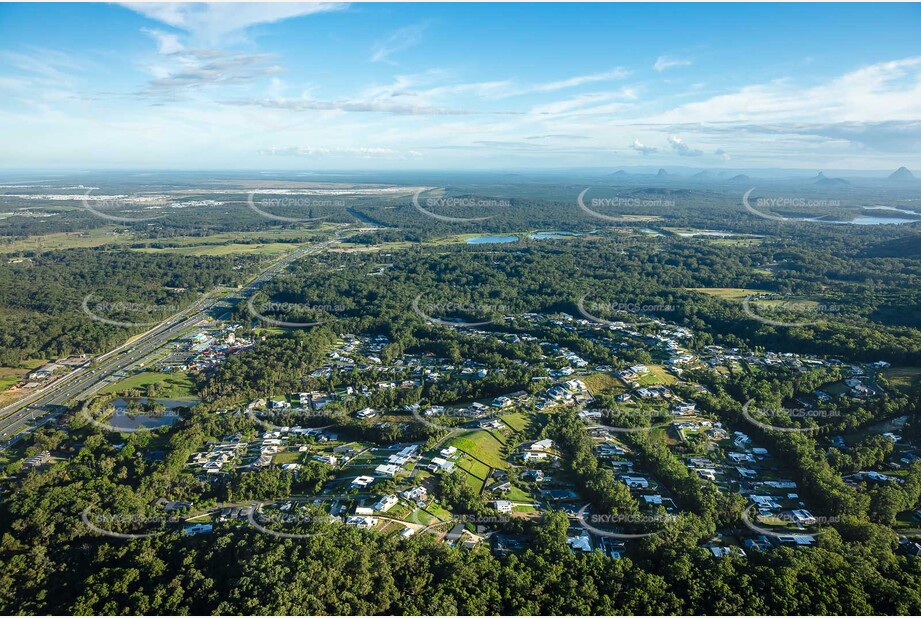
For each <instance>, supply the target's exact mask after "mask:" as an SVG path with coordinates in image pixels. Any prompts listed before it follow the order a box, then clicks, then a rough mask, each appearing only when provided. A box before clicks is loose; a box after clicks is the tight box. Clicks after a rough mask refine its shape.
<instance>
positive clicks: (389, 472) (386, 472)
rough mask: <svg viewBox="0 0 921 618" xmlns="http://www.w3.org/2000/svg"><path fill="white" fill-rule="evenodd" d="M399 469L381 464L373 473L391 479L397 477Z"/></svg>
mask: <svg viewBox="0 0 921 618" xmlns="http://www.w3.org/2000/svg"><path fill="white" fill-rule="evenodd" d="M400 469H401V468H400V466H397V465H394V464H381V465H379V466H378V467H376V468H375V469H374V473H375V474H379V475H381V476H389V477H390V478H393V477H394V476H396V475H397V472H399V471H400Z"/></svg>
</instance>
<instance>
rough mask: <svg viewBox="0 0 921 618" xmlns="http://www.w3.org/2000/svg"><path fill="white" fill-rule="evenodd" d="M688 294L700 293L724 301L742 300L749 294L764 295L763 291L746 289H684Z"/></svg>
mask: <svg viewBox="0 0 921 618" xmlns="http://www.w3.org/2000/svg"><path fill="white" fill-rule="evenodd" d="M685 289H686V290H687V291H689V292H700V293H701V294H708V295H710V296H716V297H717V298H722V299H724V300H742V299H743V298H745V297H746V296H749V295H751V294H764V290H749V289H746V288H685Z"/></svg>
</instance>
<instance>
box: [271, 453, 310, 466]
mask: <svg viewBox="0 0 921 618" xmlns="http://www.w3.org/2000/svg"><path fill="white" fill-rule="evenodd" d="M302 456H303V453H299V452H298V451H296V450H288V451H282V452H281V453H278V454H277V455H275V457H273V458H272V463H273V464H276V465H279V466H280V465H281V464H288V463H301V459H302Z"/></svg>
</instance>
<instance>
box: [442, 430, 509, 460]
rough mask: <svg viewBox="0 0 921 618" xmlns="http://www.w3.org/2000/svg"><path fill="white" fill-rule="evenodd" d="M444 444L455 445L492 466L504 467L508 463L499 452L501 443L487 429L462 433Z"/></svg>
mask: <svg viewBox="0 0 921 618" xmlns="http://www.w3.org/2000/svg"><path fill="white" fill-rule="evenodd" d="M446 446H456V447H457V448H458V449H460V450H462V451H464V452H465V453H469V454H471V455H473V456H474V457H476V458H477V459H479V460H480V461H482V462H483V463H485V464H487V465H489V466H492V467H493V468H502V469H505V468H507V467H508V463H507V462H506V461H505V460H504V459H503V458H502V455H501V453H500V449H501V447H502V444H501V443H500V442H499V441H498V440H496V439H495V438H494V437H492V435H490V433H489V432H488V431H483V430H481V429H478V430H475V431H468V432H466V433H462V434H460V435H459V436H456V437H454V438H451V439H450V440H448V442H447V444H446Z"/></svg>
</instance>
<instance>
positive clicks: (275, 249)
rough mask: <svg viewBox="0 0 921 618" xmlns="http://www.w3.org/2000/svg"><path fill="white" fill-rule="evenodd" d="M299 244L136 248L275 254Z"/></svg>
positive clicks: (192, 253)
mask: <svg viewBox="0 0 921 618" xmlns="http://www.w3.org/2000/svg"><path fill="white" fill-rule="evenodd" d="M298 246H299V245H296V244H293V243H284V242H275V243H267V244H258V245H257V244H240V243H228V244H226V245H215V244H203V245H188V246H183V247H163V248H144V249H137V251H140V252H142V253H173V254H176V255H190V256H201V255H230V254H232V253H237V254H239V253H257V254H260V255H275V254H280V253H287V252H288V251H292V250H293V249H295V248H296V247H298Z"/></svg>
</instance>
